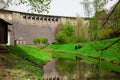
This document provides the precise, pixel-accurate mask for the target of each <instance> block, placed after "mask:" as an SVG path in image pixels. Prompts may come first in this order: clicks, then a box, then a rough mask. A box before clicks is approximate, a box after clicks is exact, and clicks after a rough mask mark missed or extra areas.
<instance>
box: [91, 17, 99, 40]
mask: <svg viewBox="0 0 120 80" xmlns="http://www.w3.org/2000/svg"><path fill="white" fill-rule="evenodd" d="M90 23H91V24H90V26H89V36H90V39H91V40H92V41H94V40H99V34H100V30H101V25H100V23H99V20H98V18H97V17H93V18H91V19H90Z"/></svg>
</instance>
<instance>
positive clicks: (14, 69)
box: [0, 53, 43, 80]
mask: <svg viewBox="0 0 120 80" xmlns="http://www.w3.org/2000/svg"><path fill="white" fill-rule="evenodd" d="M0 65H1V66H0V80H28V79H30V80H40V78H41V77H42V75H43V70H42V69H41V68H40V67H39V66H36V65H34V64H32V63H30V62H28V61H26V60H24V59H22V58H20V57H18V56H16V55H13V54H11V53H0Z"/></svg>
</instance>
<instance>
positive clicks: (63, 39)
mask: <svg viewBox="0 0 120 80" xmlns="http://www.w3.org/2000/svg"><path fill="white" fill-rule="evenodd" d="M66 39H67V35H66V34H65V33H63V32H62V31H60V32H58V33H57V34H56V40H57V42H58V43H59V44H64V43H66Z"/></svg>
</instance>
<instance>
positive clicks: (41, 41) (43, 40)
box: [33, 37, 48, 45]
mask: <svg viewBox="0 0 120 80" xmlns="http://www.w3.org/2000/svg"><path fill="white" fill-rule="evenodd" d="M47 42H48V38H39V37H38V38H34V39H33V43H34V44H39V45H40V44H46V43H47Z"/></svg>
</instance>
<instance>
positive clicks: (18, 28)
mask: <svg viewBox="0 0 120 80" xmlns="http://www.w3.org/2000/svg"><path fill="white" fill-rule="evenodd" d="M0 18H2V19H5V20H7V21H8V22H11V23H12V24H13V25H12V26H10V27H9V30H10V36H9V37H10V44H14V42H15V40H17V39H18V38H20V37H22V38H23V39H24V40H25V41H26V44H30V45H31V44H32V45H33V44H34V43H33V39H34V38H36V37H44V38H48V43H50V44H51V43H52V42H54V40H55V39H54V37H55V30H56V27H57V26H58V24H59V23H61V22H62V23H65V21H66V20H67V19H70V20H71V21H72V22H73V23H74V21H75V19H76V18H75V17H63V16H51V15H38V14H30V13H23V12H15V11H7V10H1V11H0Z"/></svg>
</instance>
